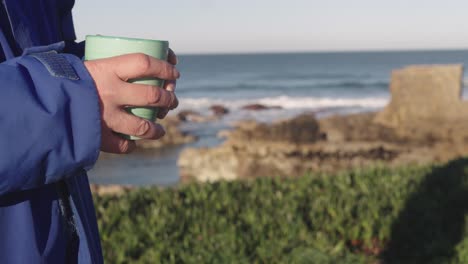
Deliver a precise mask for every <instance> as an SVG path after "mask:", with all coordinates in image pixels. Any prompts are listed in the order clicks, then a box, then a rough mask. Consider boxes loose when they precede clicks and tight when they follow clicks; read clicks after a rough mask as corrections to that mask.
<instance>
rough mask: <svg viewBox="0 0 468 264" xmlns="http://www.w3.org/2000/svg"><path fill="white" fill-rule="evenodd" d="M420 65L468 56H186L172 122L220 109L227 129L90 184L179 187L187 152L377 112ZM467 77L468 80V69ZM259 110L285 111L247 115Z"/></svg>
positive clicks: (205, 128)
mask: <svg viewBox="0 0 468 264" xmlns="http://www.w3.org/2000/svg"><path fill="white" fill-rule="evenodd" d="M412 64H464V65H468V50H467V51H404V52H403V51H399V52H339V53H338V52H337V53H284V54H231V55H181V56H179V65H178V69H179V70H180V72H181V74H182V77H181V79H180V80H179V81H178V83H177V90H176V93H177V96H178V98H179V101H180V104H179V107H178V109H176V110H175V111H174V112H173V113H172V114H176V113H177V112H178V111H181V110H193V111H197V112H199V113H201V114H203V115H208V114H210V110H209V107H210V106H212V105H215V104H217V105H223V106H225V107H227V108H228V109H229V111H230V112H229V113H228V114H227V115H226V116H225V117H223V118H222V119H221V120H219V121H214V122H208V123H186V124H184V125H183V126H182V129H183V130H184V131H187V132H189V133H193V134H195V135H197V136H198V137H199V140H198V141H197V142H195V143H192V144H188V145H185V146H178V147H168V148H165V149H162V150H156V151H155V150H152V151H138V152H136V153H132V154H130V155H123V156H118V157H113V158H105V159H100V160H99V161H98V163H97V164H96V166H95V167H94V169H92V170H91V171H90V173H89V175H90V181H91V182H93V183H99V184H126V185H139V186H144V185H161V186H172V185H176V184H177V183H178V181H179V172H178V169H177V165H176V162H177V157H178V155H179V153H180V151H181V150H182V149H183V148H184V147H212V146H216V145H217V144H220V143H222V140H221V139H220V138H218V137H217V134H218V132H219V131H220V130H224V129H229V128H230V127H232V125H233V124H235V122H237V121H239V120H245V119H254V120H257V121H262V122H272V121H275V120H279V119H286V118H291V117H294V116H296V115H298V114H301V113H304V112H314V113H316V115H317V116H318V117H324V116H328V115H334V114H348V113H359V112H367V111H377V110H379V109H381V108H383V107H384V106H385V105H386V104H387V103H388V102H389V100H390V93H389V82H390V76H391V71H392V70H393V69H397V68H401V67H404V66H407V65H412ZM465 76H467V77H466V78H467V80H468V75H467V73H466V69H465ZM465 83H466V84H468V81H464V84H465ZM464 90H465V89H464ZM462 96H463V97H465V98H466V97H468V96H466V95H465V93H464V94H463V95H462ZM254 103H255V104H263V105H266V106H279V107H280V108H279V109H271V110H265V111H249V110H243V109H242V107H243V106H245V105H248V104H254Z"/></svg>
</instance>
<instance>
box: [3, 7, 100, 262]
mask: <svg viewBox="0 0 468 264" xmlns="http://www.w3.org/2000/svg"><path fill="white" fill-rule="evenodd" d="M73 4H74V0H2V1H1V2H0V45H1V47H0V62H1V63H0V263H102V262H103V260H102V252H101V246H100V241H99V233H98V228H97V223H96V216H95V211H94V206H93V201H92V197H91V192H90V188H89V183H88V177H87V175H86V170H88V169H89V168H90V167H91V166H93V165H94V163H95V162H96V159H97V158H98V155H99V146H100V136H101V131H100V113H99V111H100V110H99V103H98V96H97V93H96V87H95V85H94V82H93V80H92V78H91V76H90V75H89V73H88V72H87V70H86V68H85V67H84V65H83V62H82V61H81V59H80V58H81V57H82V55H83V54H82V47H81V46H80V45H78V44H76V43H74V40H75V34H74V30H73V23H72V16H71V8H72V7H73Z"/></svg>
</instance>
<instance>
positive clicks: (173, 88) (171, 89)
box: [166, 83, 175, 92]
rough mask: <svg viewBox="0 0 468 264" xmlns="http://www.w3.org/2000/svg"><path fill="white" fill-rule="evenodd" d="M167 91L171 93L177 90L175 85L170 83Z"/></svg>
mask: <svg viewBox="0 0 468 264" xmlns="http://www.w3.org/2000/svg"><path fill="white" fill-rule="evenodd" d="M166 90H168V91H169V92H173V91H174V90H175V84H174V83H169V84H168V85H167V87H166Z"/></svg>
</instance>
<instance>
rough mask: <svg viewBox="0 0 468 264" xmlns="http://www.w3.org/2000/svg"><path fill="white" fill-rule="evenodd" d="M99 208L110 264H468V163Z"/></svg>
mask: <svg viewBox="0 0 468 264" xmlns="http://www.w3.org/2000/svg"><path fill="white" fill-rule="evenodd" d="M95 203H96V210H97V217H98V221H99V228H100V232H101V238H102V246H103V251H104V258H105V261H106V263H320V264H321V263H468V234H467V230H468V229H467V228H466V227H467V224H468V221H467V220H468V219H467V216H468V159H459V160H456V161H452V162H450V163H447V164H444V165H438V166H425V167H404V168H398V169H389V168H384V167H380V168H373V169H368V170H357V171H350V172H344V173H339V174H336V175H325V174H310V175H306V176H302V177H296V178H280V177H277V178H273V177H266V178H257V179H254V180H248V181H235V182H218V183H213V184H196V183H193V184H187V185H183V186H179V187H176V188H166V189H161V188H143V189H138V190H134V191H130V192H128V193H126V194H124V195H121V196H118V197H117V196H99V197H96V198H95Z"/></svg>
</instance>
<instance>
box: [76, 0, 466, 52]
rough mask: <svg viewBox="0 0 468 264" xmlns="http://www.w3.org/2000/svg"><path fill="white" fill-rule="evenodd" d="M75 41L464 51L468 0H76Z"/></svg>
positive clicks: (200, 47)
mask: <svg viewBox="0 0 468 264" xmlns="http://www.w3.org/2000/svg"><path fill="white" fill-rule="evenodd" d="M73 15H74V21H75V28H76V33H77V38H78V39H79V40H83V39H84V37H85V36H86V35H93V34H101V35H111V36H125V37H139V38H152V39H164V40H169V42H170V45H171V47H172V48H173V49H174V50H175V51H176V53H178V54H199V53H202V54H205V53H255V52H262V53H268V52H308V51H364V50H418V49H425V50H427V49H467V48H468V1H467V0H282V1H280V0H173V1H171V0H166V1H160V0H132V1H128V0H126V1H123V0H94V1H91V0H76V3H75V8H74V11H73Z"/></svg>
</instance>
